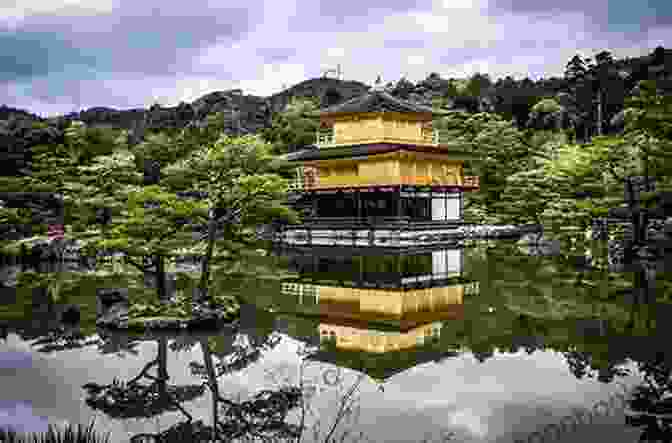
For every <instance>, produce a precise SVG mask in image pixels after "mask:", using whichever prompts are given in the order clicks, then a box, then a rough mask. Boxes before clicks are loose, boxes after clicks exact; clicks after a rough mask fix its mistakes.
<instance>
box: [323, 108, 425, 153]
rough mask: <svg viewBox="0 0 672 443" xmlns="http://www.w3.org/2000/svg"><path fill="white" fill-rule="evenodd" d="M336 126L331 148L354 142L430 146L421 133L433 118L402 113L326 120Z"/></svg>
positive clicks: (362, 115) (330, 124) (367, 114)
mask: <svg viewBox="0 0 672 443" xmlns="http://www.w3.org/2000/svg"><path fill="white" fill-rule="evenodd" d="M322 123H323V124H325V125H326V126H331V127H333V131H334V143H333V144H330V146H339V145H349V144H353V143H412V144H421V145H431V144H432V140H431V137H429V138H427V137H426V135H425V133H424V132H423V131H422V128H423V126H427V125H431V116H425V115H413V114H400V113H387V112H386V113H362V114H358V115H345V116H340V117H335V118H334V117H332V118H329V119H323V120H322Z"/></svg>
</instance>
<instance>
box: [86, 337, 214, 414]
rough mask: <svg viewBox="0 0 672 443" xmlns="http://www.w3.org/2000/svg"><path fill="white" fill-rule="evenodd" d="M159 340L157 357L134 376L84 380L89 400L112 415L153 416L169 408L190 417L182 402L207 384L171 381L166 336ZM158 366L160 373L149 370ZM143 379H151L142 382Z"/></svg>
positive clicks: (191, 397) (193, 397)
mask: <svg viewBox="0 0 672 443" xmlns="http://www.w3.org/2000/svg"><path fill="white" fill-rule="evenodd" d="M158 343H159V351H158V356H157V358H156V359H154V360H152V361H151V362H149V363H147V364H146V365H145V367H144V368H143V369H142V371H140V374H138V375H137V376H136V377H135V378H133V379H132V380H130V381H128V382H122V381H119V380H117V379H116V378H115V379H114V380H113V381H112V383H111V384H108V385H99V384H97V383H87V384H85V385H84V386H83V388H84V389H85V390H86V391H87V393H88V398H87V400H86V403H87V404H88V405H89V406H90V407H91V408H93V409H96V410H101V411H103V412H104V413H105V414H107V415H108V416H110V417H112V418H131V417H153V416H156V415H159V414H162V413H163V412H166V411H176V410H179V411H180V412H182V413H183V414H185V415H186V416H187V417H188V418H189V419H190V420H191V416H190V415H189V413H188V412H187V411H185V410H184V408H182V406H181V403H182V402H185V401H190V400H193V399H195V398H197V397H200V396H201V395H203V392H204V391H205V388H204V386H202V385H188V386H172V385H169V384H168V380H169V378H170V376H169V375H168V362H167V357H168V343H167V339H166V338H165V337H161V338H159V339H158ZM155 366H156V369H157V371H156V372H157V374H156V375H155V376H154V375H150V374H149V370H150V369H151V368H153V367H155ZM144 379H148V380H150V381H151V382H150V383H149V384H144V383H141V381H143V380H144Z"/></svg>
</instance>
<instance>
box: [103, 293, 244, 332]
mask: <svg viewBox="0 0 672 443" xmlns="http://www.w3.org/2000/svg"><path fill="white" fill-rule="evenodd" d="M96 300H97V305H96V306H97V308H96V310H97V320H96V326H98V327H102V328H106V329H122V330H135V331H143V330H194V329H221V328H225V327H226V328H232V329H235V328H237V325H238V320H237V319H235V318H232V316H231V314H230V312H228V311H226V310H224V309H217V308H210V307H207V306H203V305H199V304H195V303H194V304H193V305H192V315H191V318H179V317H168V316H154V317H143V318H129V309H130V303H129V298H128V289H124V288H102V289H98V290H97V291H96Z"/></svg>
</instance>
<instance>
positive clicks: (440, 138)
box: [421, 129, 449, 146]
mask: <svg viewBox="0 0 672 443" xmlns="http://www.w3.org/2000/svg"><path fill="white" fill-rule="evenodd" d="M448 135H449V134H448V131H446V130H441V129H423V130H422V134H421V138H422V141H424V142H426V143H431V144H433V145H437V146H438V145H440V144H444V143H446V142H447V141H448Z"/></svg>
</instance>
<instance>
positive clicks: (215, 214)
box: [165, 135, 293, 300]
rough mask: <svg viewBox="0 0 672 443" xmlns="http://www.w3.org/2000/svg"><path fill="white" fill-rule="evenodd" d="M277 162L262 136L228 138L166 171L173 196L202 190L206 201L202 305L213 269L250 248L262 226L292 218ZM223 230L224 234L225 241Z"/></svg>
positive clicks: (204, 202) (285, 184)
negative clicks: (215, 265) (274, 162)
mask: <svg viewBox="0 0 672 443" xmlns="http://www.w3.org/2000/svg"><path fill="white" fill-rule="evenodd" d="M272 160H273V157H272V155H271V146H270V145H268V144H266V143H263V142H262V141H261V140H260V139H259V138H258V137H257V136H244V137H241V138H231V137H228V136H226V135H223V136H222V137H221V138H220V139H219V140H218V141H217V142H216V143H215V144H214V145H212V146H207V147H203V148H202V149H200V150H198V151H196V152H194V153H192V155H191V156H189V157H188V158H186V159H184V160H182V161H180V162H177V163H175V164H173V165H171V167H169V168H166V179H165V183H166V185H167V186H168V187H169V188H170V189H171V191H172V192H175V191H189V190H193V189H198V190H201V191H203V192H204V193H205V195H207V197H206V199H205V200H204V201H203V204H204V206H203V204H201V206H200V209H201V210H203V209H207V216H206V218H205V222H206V223H207V239H202V240H206V243H205V245H204V247H205V250H204V251H202V253H203V260H202V262H201V265H202V267H201V278H200V282H199V285H198V287H199V292H200V297H201V299H202V300H203V299H205V298H206V297H207V288H208V285H209V279H210V272H211V269H210V266H211V265H212V264H213V263H216V262H217V261H218V259H226V258H229V259H230V258H231V254H232V253H235V251H236V250H237V251H240V250H241V249H244V248H246V247H250V245H252V244H253V243H254V242H255V227H256V226H257V225H258V224H259V223H264V222H268V221H270V220H273V219H275V218H277V217H285V218H287V217H291V216H292V214H293V213H292V212H291V211H290V210H289V209H288V208H287V207H286V206H285V205H284V199H285V195H286V192H287V182H286V180H284V179H282V178H281V177H280V176H278V175H277V174H274V173H272V167H273V166H272ZM198 216H199V217H201V216H202V214H201V213H199V214H198ZM218 230H221V232H222V238H220V239H218V238H217V231H218ZM199 248H200V247H199ZM191 249H193V247H192V248H191ZM218 250H220V251H221V252H218Z"/></svg>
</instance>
